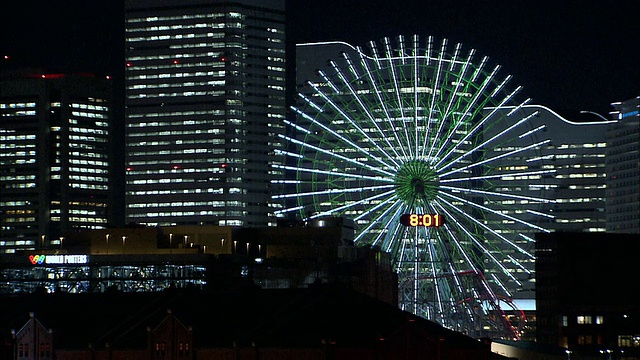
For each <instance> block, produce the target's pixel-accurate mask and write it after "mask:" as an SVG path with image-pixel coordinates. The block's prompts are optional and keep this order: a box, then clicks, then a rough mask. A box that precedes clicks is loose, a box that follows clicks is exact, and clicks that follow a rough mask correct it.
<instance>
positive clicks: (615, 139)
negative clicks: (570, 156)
mask: <svg viewBox="0 0 640 360" xmlns="http://www.w3.org/2000/svg"><path fill="white" fill-rule="evenodd" d="M611 105H612V106H613V107H614V111H612V112H611V114H612V115H613V119H614V121H615V122H613V123H612V124H611V125H610V126H609V131H608V132H607V211H606V213H607V231H608V232H618V233H627V234H638V233H640V171H639V170H640V115H639V114H638V110H640V97H636V98H634V99H629V100H626V101H623V102H616V103H613V104H611Z"/></svg>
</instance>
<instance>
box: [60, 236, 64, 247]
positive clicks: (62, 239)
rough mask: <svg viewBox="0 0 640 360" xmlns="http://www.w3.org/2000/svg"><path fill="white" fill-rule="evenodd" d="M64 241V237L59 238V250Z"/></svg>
mask: <svg viewBox="0 0 640 360" xmlns="http://www.w3.org/2000/svg"><path fill="white" fill-rule="evenodd" d="M63 241H64V236H60V249H62V242H63Z"/></svg>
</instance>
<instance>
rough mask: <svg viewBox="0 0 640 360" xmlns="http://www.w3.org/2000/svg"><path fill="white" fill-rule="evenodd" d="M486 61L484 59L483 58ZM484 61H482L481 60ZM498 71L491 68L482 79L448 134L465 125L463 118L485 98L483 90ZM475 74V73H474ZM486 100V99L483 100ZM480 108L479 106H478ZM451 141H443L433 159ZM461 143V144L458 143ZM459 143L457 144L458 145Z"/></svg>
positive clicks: (450, 138) (496, 68) (449, 139)
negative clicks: (481, 98) (482, 97)
mask: <svg viewBox="0 0 640 360" xmlns="http://www.w3.org/2000/svg"><path fill="white" fill-rule="evenodd" d="M485 59H486V57H485ZM483 60H484V59H483ZM498 70H500V66H499V65H497V66H496V67H495V68H493V71H492V72H491V73H490V74H489V75H488V76H487V77H486V78H485V79H484V81H483V82H482V84H481V85H480V88H478V89H477V90H476V92H475V95H474V96H473V98H472V99H471V101H469V102H468V103H467V104H466V107H465V108H464V109H463V110H462V111H460V116H461V118H459V119H458V120H457V121H455V125H454V127H453V129H451V131H450V132H449V133H450V134H455V133H456V131H457V130H458V129H459V127H460V126H461V125H462V124H464V123H465V121H464V119H463V118H464V117H465V116H466V114H467V113H469V112H473V109H475V108H476V102H478V100H479V99H480V97H481V96H483V95H484V96H485V97H486V94H485V93H484V91H485V89H486V88H487V86H489V84H490V83H491V81H492V80H493V77H494V76H495V75H496V73H497V72H498ZM476 73H477V72H476ZM474 81H475V80H471V81H470V82H469V83H468V84H471V83H472V82H474ZM485 99H486V98H485ZM479 107H481V106H479ZM452 140H453V138H452V137H451V136H450V137H447V138H446V139H444V142H443V144H442V145H441V146H440V149H438V152H436V154H435V155H434V156H433V157H434V158H438V157H439V156H440V152H441V151H443V150H446V148H447V147H448V144H449V143H450V142H451V141H452ZM460 143H462V142H460ZM460 143H459V144H460ZM456 148H457V145H456V146H455V147H454V148H453V149H451V151H449V153H447V155H445V156H443V157H442V159H446V158H447V157H448V156H449V155H450V154H451V153H452V152H453V151H455V149H456ZM442 159H441V160H440V161H439V162H438V163H436V165H435V166H438V165H439V164H440V163H441V162H442V161H443V160H442Z"/></svg>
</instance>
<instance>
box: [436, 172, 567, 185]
mask: <svg viewBox="0 0 640 360" xmlns="http://www.w3.org/2000/svg"><path fill="white" fill-rule="evenodd" d="M555 172H557V170H556V169H553V170H539V171H525V172H515V173H505V174H497V175H486V176H471V177H461V178H455V179H440V180H439V181H440V183H441V184H444V183H451V182H460V181H470V180H487V179H496V178H503V177H507V176H514V177H515V176H529V175H542V174H552V173H555ZM529 186H533V185H529Z"/></svg>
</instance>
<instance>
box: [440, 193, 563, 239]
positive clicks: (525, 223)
mask: <svg viewBox="0 0 640 360" xmlns="http://www.w3.org/2000/svg"><path fill="white" fill-rule="evenodd" d="M441 194H442V195H445V196H448V197H450V198H452V199H455V200H457V201H460V202H463V203H465V204H467V205H470V206H472V207H474V208H476V209H480V210H483V211H486V212H490V213H492V214H494V215H498V216H499V217H503V218H505V219H508V220H512V221H515V222H518V223H520V224H522V225H525V226H527V227H530V228H532V229H536V230H540V231H543V232H546V233H548V232H550V231H549V230H547V229H545V228H542V227H540V226H538V225H535V224H532V223H530V222H527V221H524V220H522V219H519V218H517V217H514V216H511V215H507V214H504V213H501V212H499V211H496V210H493V209H490V208H488V207H486V206H483V205H480V204H477V203H474V202H473V201H469V200H466V199H463V198H461V197H458V196H455V195H452V194H449V193H446V192H442V193H441ZM440 199H441V200H442V198H440ZM464 214H466V213H464ZM467 215H468V214H467ZM487 229H489V228H487ZM496 234H497V233H496Z"/></svg>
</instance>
